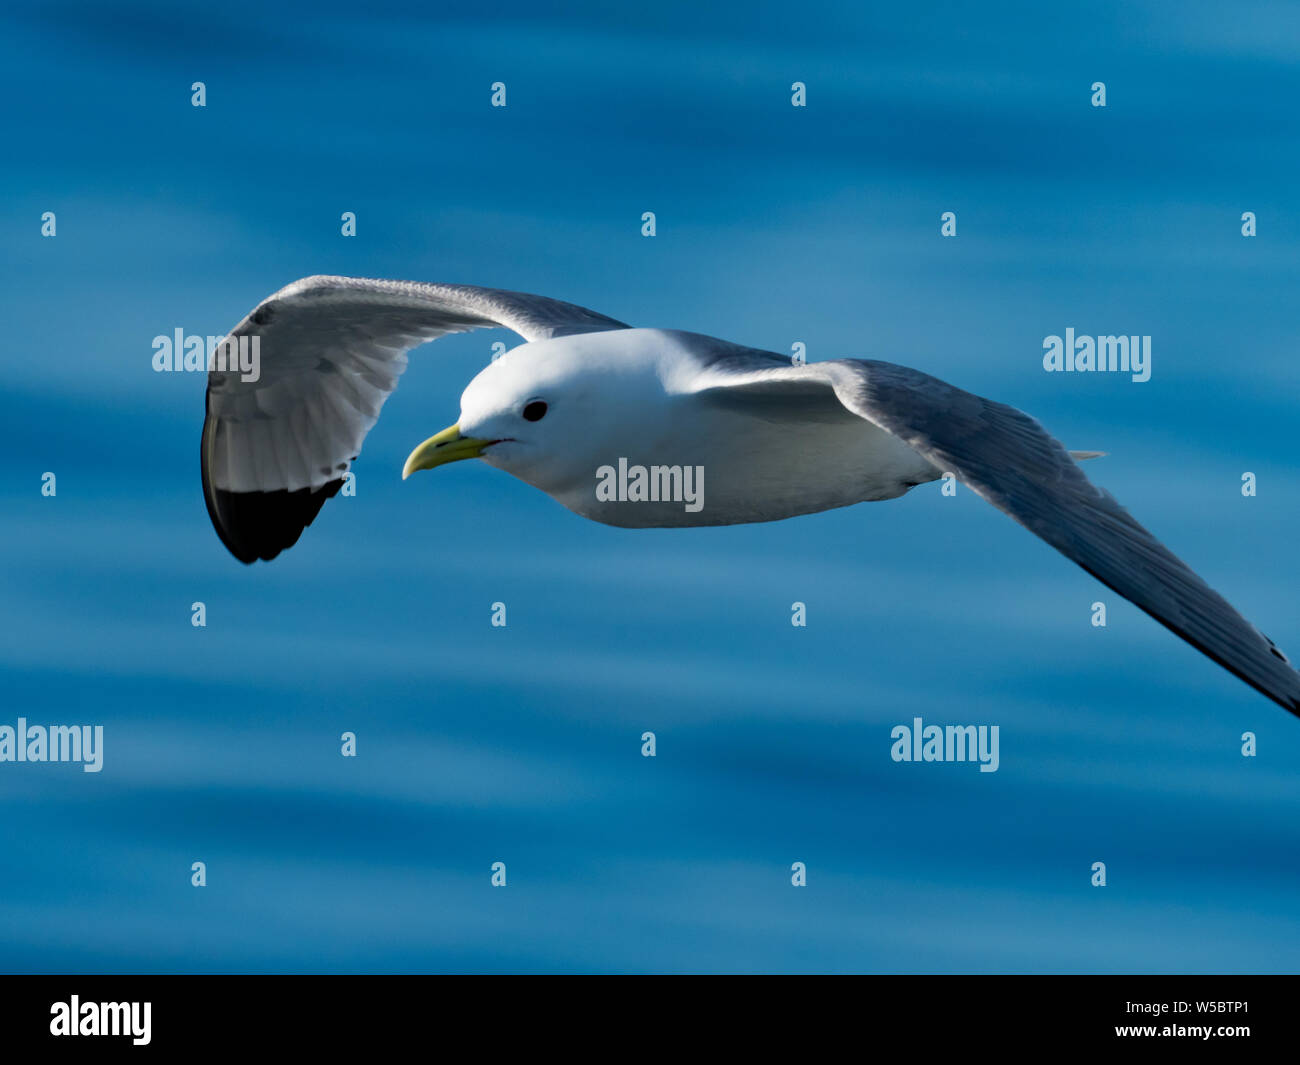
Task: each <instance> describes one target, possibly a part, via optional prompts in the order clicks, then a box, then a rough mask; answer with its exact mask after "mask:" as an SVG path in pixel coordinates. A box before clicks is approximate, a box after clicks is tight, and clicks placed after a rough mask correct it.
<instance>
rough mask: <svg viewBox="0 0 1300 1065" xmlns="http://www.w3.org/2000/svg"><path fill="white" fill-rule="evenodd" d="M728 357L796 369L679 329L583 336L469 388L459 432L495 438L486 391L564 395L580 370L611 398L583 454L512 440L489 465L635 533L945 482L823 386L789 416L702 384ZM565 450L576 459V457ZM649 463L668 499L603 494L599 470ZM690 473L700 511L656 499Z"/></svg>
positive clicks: (546, 347) (493, 452)
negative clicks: (520, 380)
mask: <svg viewBox="0 0 1300 1065" xmlns="http://www.w3.org/2000/svg"><path fill="white" fill-rule="evenodd" d="M729 356H730V357H737V356H740V357H746V358H752V359H758V360H762V359H771V360H773V365H774V366H777V367H782V368H785V367H790V366H791V365H792V364H791V362H790V360H789V359H782V358H781V357H780V356H779V355H772V354H770V353H768V352H761V351H757V350H754V349H750V348H741V347H739V346H737V345H733V344H728V343H726V342H724V341H720V340H717V339H715V338H713V337H707V336H702V335H700V334H698V333H685V332H681V331H678V330H667V329H623V330H617V331H607V332H599V333H583V334H580V335H578V336H568V337H559V338H555V339H551V340H542V341H537V342H534V343H530V344H524V345H521V346H520V347H517V348H515V349H513V350H512V351H508V352H506V353H505V354H504V355H503V356H502V357H501V358H500V359H499V360H498V361H496V362H494V363H492V364H491V365H490V366H489V367H487V368H486V369H485V370H484V371H483V372H482V373H481V374H480V375H479V376H478V377H477V378H475V380H474V381H473V382H472V383H471V384H470V387H469V388H467V389H466V391H465V396H464V397H463V399H462V407H461V420H460V427H461V432H462V433H463V434H465V435H466V436H471V437H480V438H486V437H488V436H490V435H492V434H493V432H494V431H495V430H493V429H492V427H491V425H490V424H489V421H490V418H491V415H492V413H493V408H492V404H491V402H490V399H487V400H481V399H480V395H481V396H483V397H492V396H495V395H499V394H501V393H503V392H505V393H508V392H510V391H512V389H515V386H516V380H515V379H516V377H519V376H523V377H524V378H525V379H526V380H527V381H528V382H529V386H528V387H530V388H532V389H533V391H536V392H537V393H538V394H542V393H546V394H553V393H554V390H555V388H556V387H557V386H558V385H559V384H560V383H561V382H563V381H566V380H573V379H575V378H576V377H577V376H579V375H580V376H581V378H582V381H583V387H584V388H585V389H587V390H588V391H589V393H590V395H591V396H593V397H597V396H598V397H600V399H601V403H600V404H592V405H591V406H590V407H589V406H584V414H585V415H586V416H585V417H584V419H583V431H582V433H581V444H582V446H581V447H574V448H572V449H568V448H566V449H547V451H546V453H545V461H536V462H535V461H531V460H530V449H529V447H528V446H527V445H526V444H523V443H518V442H515V441H503V442H502V443H500V444H498V445H496V446H495V447H493V448H490V449H488V450H487V451H485V452H484V454H483V455H482V458H483V460H484V461H485V462H486V463H488V465H491V466H496V467H498V468H500V469H502V470H505V471H506V472H507V473H511V474H514V475H515V476H516V477H518V478H519V479H520V480H523V481H526V482H527V483H529V484H531V485H533V487H535V488H540V489H541V490H542V491H543V492H546V493H547V495H549V496H551V497H552V498H553V499H555V500H557V501H558V502H560V503H563V504H564V505H565V506H566V507H568V508H569V509H570V510H571V511H573V512H574V513H575V514H579V515H581V516H582V517H584V518H590V519H591V520H592V521H599V522H602V523H604V524H606V525H617V526H622V527H624V528H665V527H685V526H697V525H736V524H741V523H746V522H759V521H778V520H780V519H782V518H791V517H795V516H797V515H800V514H812V513H815V512H817V511H821V510H829V509H831V508H833V507H845V506H850V505H852V504H854V503H862V502H866V501H869V500H880V499H894V498H896V497H897V496H900V495H902V494H903V493H904V492H906V491H907V490H908V489H909V488H911V487H913V486H915V485H917V484H921V483H923V482H925V481H931V480H934V479H935V478H937V477H939V476H940V474H941V472H942V471H940V470H937V469H935V467H934V466H933V465H932V464H931V463H930V462H929V461H927V460H926V459H925V458H923V457H922V456H921V455H918V454H917V453H916V451H914V450H913V449H912V448H910V447H908V446H907V445H906V444H905V443H903V442H902V441H901V440H899V439H898V437H896V436H894V435H892V434H890V433H887V432H885V431H884V430H883V429H880V428H878V427H877V426H875V425H873V424H872V423H871V422H868V421H865V420H864V419H862V418H859V417H857V416H856V415H854V414H851V413H850V412H848V411H847V410H845V409H844V406H843V405H842V404H841V403H840V402H839V401H838V400H837V399H836V398H835V395H834V393H833V392H832V391H831V390H829V389H826V388H818V389H816V390H815V391H814V392H810V393H809V394H808V395H807V396H806V397H804V398H803V399H802V401H801V402H798V403H791V402H783V403H782V404H780V408H779V409H778V408H777V407H775V406H774V405H773V403H772V402H771V401H770V399H769V398H767V397H764V396H762V395H739V394H736V393H734V392H733V391H732V390H730V389H725V388H723V389H714V390H708V389H706V390H703V391H700V390H698V389H697V385H698V382H699V380H700V377H701V376H702V375H705V374H707V373H708V370H709V367H710V365H712V364H713V363H715V362H717V361H718V360H720V359H725V358H727V357H729ZM601 406H603V407H604V408H605V409H607V410H609V411H610V412H611V413H612V414H615V416H612V417H610V418H608V419H602V418H600V416H599V414H598V413H597V414H594V415H593V413H592V409H591V408H592V407H596V408H599V407H601ZM701 411H707V416H702V415H701ZM564 415H565V411H564V409H563V407H558V408H557V406H556V404H554V403H552V404H551V409H550V411H549V412H548V414H547V416H546V417H547V419H548V420H558V419H561V418H563V417H564ZM629 415H632V416H631V417H629ZM506 431H508V430H502V432H506ZM576 442H577V441H576V440H575V443H576ZM557 455H558V456H563V455H572V456H573V457H574V459H575V461H574V462H572V463H565V462H564V461H562V459H557ZM638 467H639V468H640V469H643V470H645V471H647V474H646V477H645V479H644V480H645V482H646V483H645V489H644V493H643V494H646V495H650V494H653V495H655V496H656V497H664V498H655V499H649V498H646V499H626V498H605V499H602V498H601V497H600V494H598V492H597V485H598V481H599V478H598V476H597V471H598V470H600V469H601V468H608V469H609V470H611V471H614V473H615V474H617V473H618V471H619V470H621V469H630V470H636V469H637V468H638ZM654 471H658V473H657V474H655V473H654ZM688 471H695V473H694V476H695V478H696V483H695V484H693V485H692V487H693V488H694V489H696V490H697V492H698V494H700V495H701V496H702V500H701V505H700V506H699V508H698V509H688V508H687V507H686V506H684V505H683V501H682V500H681V499H680V498H678V499H673V498H668V497H670V496H672V495H675V494H677V495H679V494H680V493H674V492H660V491H652V490H653V489H656V488H658V487H660V486H661V485H662V484H664V483H668V482H671V483H672V484H673V486H675V487H677V486H680V484H681V481H682V479H683V478H685V477H687V476H688V475H689V474H688ZM623 480H624V483H626V478H624V479H623ZM699 481H702V482H703V484H702V485H700V484H699ZM613 494H614V495H615V496H617V495H618V494H619V493H613ZM622 494H624V495H625V494H626V493H622Z"/></svg>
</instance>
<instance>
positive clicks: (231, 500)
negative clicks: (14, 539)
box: [201, 277, 1300, 714]
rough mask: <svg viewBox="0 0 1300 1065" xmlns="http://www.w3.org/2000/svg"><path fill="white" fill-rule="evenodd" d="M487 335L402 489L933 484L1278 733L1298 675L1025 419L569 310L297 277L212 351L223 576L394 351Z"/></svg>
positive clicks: (662, 505)
mask: <svg viewBox="0 0 1300 1065" xmlns="http://www.w3.org/2000/svg"><path fill="white" fill-rule="evenodd" d="M487 326H504V327H506V328H509V329H513V330H514V331H515V332H516V333H518V334H520V336H522V337H523V339H524V341H525V343H524V344H522V345H521V346H520V347H517V348H515V349H513V350H511V351H508V352H506V353H505V354H504V355H502V356H501V358H499V359H498V360H496V361H495V362H493V363H491V364H489V365H488V366H487V367H485V368H484V370H483V371H482V372H481V373H480V374H479V375H478V376H477V377H476V378H475V379H474V380H473V381H471V382H470V384H469V386H468V387H467V388H466V389H465V392H464V394H463V395H462V397H461V416H460V420H459V422H458V423H457V424H455V425H452V426H451V427H449V428H448V429H445V430H443V431H442V432H440V433H438V434H436V435H435V436H432V437H430V438H429V439H428V440H426V441H424V443H422V444H421V445H419V447H417V448H416V449H415V450H414V451H413V452H412V453H411V455H410V457H409V458H408V459H407V461H406V467H405V469H404V470H403V476H407V475H409V474H410V473H412V472H414V471H416V470H422V469H430V468H433V467H436V466H440V465H443V464H445V463H448V462H453V461H457V460H460V459H469V458H481V459H483V460H484V461H485V462H487V463H488V464H490V465H492V466H495V467H497V468H499V469H502V470H504V471H506V472H508V473H510V474H512V475H513V476H515V477H517V478H519V479H520V480H523V481H526V482H527V483H529V484H531V485H534V486H535V487H537V488H540V489H541V490H542V491H544V492H546V493H547V494H549V495H550V496H552V497H553V498H554V499H556V500H558V501H559V502H560V503H562V504H564V506H566V507H568V508H569V509H570V510H571V511H573V512H574V513H576V514H579V515H581V516H582V517H585V518H590V519H592V520H594V521H598V522H603V523H605V524H607V525H617V526H624V527H628V528H646V527H681V526H693V525H733V524H738V523H745V522H760V521H775V520H779V519H783V518H789V517H795V516H797V515H801V514H809V513H813V512H816V511H821V510H827V509H830V508H832V507H843V506H848V505H850V504H853V503H859V502H865V501H872V500H884V499H893V498H896V497H897V496H900V495H902V494H903V493H905V492H907V491H908V490H909V489H910V488H912V487H914V486H915V485H917V484H921V483H925V482H927V481H932V480H935V479H936V478H939V477H941V476H945V477H946V476H950V477H952V478H954V479H955V480H958V481H961V482H963V483H964V484H966V485H967V486H968V487H969V488H971V489H972V490H974V491H975V492H976V493H978V494H979V495H980V496H982V497H983V498H984V499H985V500H987V501H988V502H989V503H991V504H993V505H994V506H996V507H997V508H999V509H1000V510H1002V511H1004V512H1005V513H1006V514H1008V515H1009V516H1010V517H1012V518H1013V519H1015V520H1016V521H1017V522H1019V523H1020V524H1021V525H1023V526H1024V527H1025V528H1027V529H1028V530H1029V531H1031V532H1033V533H1034V534H1035V535H1037V536H1039V537H1041V538H1042V539H1043V540H1045V541H1046V542H1047V543H1049V544H1051V545H1052V546H1053V547H1055V548H1056V549H1057V550H1058V551H1060V552H1061V553H1062V554H1063V555H1065V556H1066V557H1067V558H1069V559H1071V560H1072V561H1074V562H1076V563H1078V564H1079V565H1080V566H1082V567H1083V568H1084V569H1085V570H1087V571H1088V572H1089V573H1091V574H1092V575H1093V576H1095V577H1096V578H1097V579H1098V580H1100V581H1102V582H1103V583H1104V584H1106V585H1108V586H1109V587H1110V588H1112V589H1114V590H1115V591H1116V592H1118V593H1119V594H1120V595H1123V596H1124V597H1125V598H1127V599H1129V600H1130V601H1131V602H1133V603H1135V604H1136V605H1137V606H1138V607H1140V608H1141V609H1142V610H1144V611H1146V613H1148V614H1150V615H1151V616H1152V617H1153V618H1155V619H1156V620H1157V621H1159V622H1160V623H1161V624H1162V625H1164V626H1166V627H1167V628H1169V629H1171V630H1172V631H1173V632H1175V633H1176V634H1177V635H1179V636H1180V637H1182V638H1183V639H1184V640H1186V641H1187V642H1188V643H1190V644H1191V645H1192V646H1194V647H1196V648H1197V649H1198V650H1200V651H1201V652H1203V653H1204V654H1206V655H1207V656H1209V657H1210V658H1212V659H1213V660H1214V661H1216V662H1218V663H1219V664H1220V665H1222V666H1224V667H1225V668H1226V669H1228V670H1230V671H1232V672H1233V673H1235V674H1236V675H1237V676H1239V677H1240V678H1241V679H1243V680H1244V681H1246V682H1247V683H1248V684H1250V685H1251V686H1253V687H1254V688H1256V689H1257V690H1259V691H1260V692H1262V693H1263V694H1264V695H1266V696H1268V697H1269V698H1270V699H1272V700H1274V701H1275V702H1277V703H1279V704H1280V705H1281V706H1284V707H1285V708H1286V709H1288V710H1290V711H1291V712H1292V713H1295V714H1300V673H1297V672H1296V671H1295V670H1294V669H1292V668H1291V666H1290V664H1289V662H1288V661H1287V659H1286V657H1285V656H1284V655H1283V654H1282V653H1281V652H1280V651H1279V650H1278V649H1277V647H1276V646H1274V644H1273V643H1272V641H1271V640H1269V639H1268V638H1267V637H1265V636H1263V635H1262V634H1261V633H1260V632H1259V630H1257V629H1256V628H1255V627H1254V626H1253V625H1251V624H1250V623H1249V622H1248V621H1246V619H1245V618H1243V617H1242V616H1241V615H1240V614H1238V613H1237V611H1236V610H1234V609H1233V608H1232V606H1231V605H1230V604H1229V603H1228V602H1227V601H1226V600H1224V599H1223V597H1222V596H1220V595H1219V594H1218V593H1216V592H1215V591H1213V590H1212V589H1211V588H1210V587H1209V586H1208V585H1207V584H1206V583H1205V582H1204V581H1203V580H1201V578H1200V577H1198V576H1197V575H1196V574H1195V573H1194V572H1193V571H1192V570H1191V569H1190V568H1188V567H1187V565H1186V564H1184V563H1183V562H1182V561H1181V560H1180V559H1178V558H1177V557H1176V556H1175V555H1174V554H1173V553H1172V552H1170V551H1169V550H1168V549H1167V548H1166V547H1165V546H1164V545H1163V544H1161V543H1160V541H1159V540H1157V539H1156V538H1155V537H1154V536H1152V534H1151V533H1150V532H1148V531H1147V530H1146V529H1145V528H1143V527H1142V526H1141V525H1140V524H1138V522H1137V521H1135V520H1134V519H1133V517H1132V516H1131V515H1130V514H1129V513H1128V511H1126V510H1125V509H1124V508H1123V507H1122V506H1120V505H1119V503H1118V502H1116V501H1115V499H1114V498H1113V497H1112V496H1111V495H1110V494H1109V493H1108V492H1106V491H1105V490H1104V489H1101V488H1099V487H1097V486H1096V485H1094V484H1093V483H1092V482H1091V481H1089V480H1088V478H1087V477H1086V476H1085V475H1084V473H1083V471H1082V470H1081V469H1080V467H1079V466H1078V464H1077V463H1076V462H1075V461H1074V460H1075V459H1076V458H1088V457H1092V455H1094V454H1096V453H1095V452H1087V453H1080V452H1067V451H1066V450H1065V448H1063V447H1062V446H1061V444H1060V443H1058V442H1057V441H1056V440H1055V439H1053V438H1052V437H1051V436H1050V435H1049V434H1048V433H1047V432H1046V431H1045V430H1044V429H1043V427H1042V426H1041V425H1039V424H1038V422H1036V421H1035V420H1034V419H1033V418H1031V417H1029V416H1028V415H1027V414H1024V413H1023V412H1021V411H1018V410H1016V409H1015V408H1013V407H1009V406H1007V405H1005V404H1002V403H997V402H994V401H992V400H988V399H984V398H982V397H980V396H977V395H975V394H973V393H970V392H965V391H963V390H962V389H959V388H956V387H954V386H952V385H950V384H947V383H946V382H944V381H941V380H939V379H937V378H934V377H931V376H929V375H927V374H924V373H921V372H920V371H917V370H912V369H909V368H907V367H905V366H899V365H896V364H894V363H888V362H878V361H874V360H863V359H837V360H833V361H829V362H820V363H809V364H807V365H802V364H795V363H793V362H792V360H790V359H789V358H785V357H783V356H780V355H777V354H774V353H772V352H765V351H760V350H756V349H754V348H746V347H741V346H739V345H736V344H731V343H729V342H727V341H724V340H717V339H714V338H712V337H706V336H701V335H699V334H695V333H684V332H678V331H674V330H663V329H633V328H630V327H628V326H626V325H624V324H623V323H622V322H619V321H616V320H614V319H612V318H607V317H605V316H604V315H601V314H597V313H595V312H592V311H589V310H586V309H584V308H581V307H577V306H574V305H573V304H569V303H563V302H560V301H558V300H552V299H547V298H545V297H541V296H530V295H525V294H522V293H517V292H504V291H501V290H496V289H483V288H474V287H471V286H464V285H426V284H419V283H415V282H403V281H372V280H365V279H358V278H346V277H312V278H305V279H304V280H302V281H298V282H295V283H294V284H292V285H289V286H288V287H286V288H284V289H281V290H280V291H279V292H277V293H275V294H274V295H272V296H270V297H269V298H267V299H266V300H264V301H263V302H262V303H261V304H259V305H258V307H257V308H256V309H254V311H253V312H252V313H251V314H250V315H249V316H248V317H247V318H245V319H244V320H243V321H242V322H240V324H239V325H238V326H236V327H235V329H234V330H233V331H232V333H231V335H230V338H229V340H230V341H232V342H233V341H235V340H237V339H241V338H249V340H250V341H251V340H252V339H256V340H258V341H259V342H260V359H261V364H260V372H259V373H257V374H253V375H248V374H242V373H241V372H240V370H239V369H224V368H222V366H221V365H220V364H219V365H218V366H216V367H215V368H213V369H212V370H211V372H210V373H209V379H208V396H207V418H206V419H205V421H204V427H203V440H202V463H201V467H202V475H203V488H204V497H205V499H206V501H207V505H208V513H209V515H210V516H211V518H212V523H213V525H214V527H215V528H216V530H217V533H218V535H219V536H220V537H221V539H222V542H223V543H225V545H226V546H227V547H228V548H229V549H230V551H231V553H232V554H234V555H235V557H236V558H238V559H240V560H241V561H243V562H250V563H251V562H253V561H255V560H256V559H259V558H261V559H267V560H269V559H272V558H274V557H276V555H278V554H279V553H280V552H281V551H282V550H284V549H285V548H287V547H291V546H292V545H293V544H294V543H296V542H297V540H298V538H299V536H300V535H301V533H302V531H303V529H304V528H305V527H306V526H307V525H309V524H311V522H312V521H313V520H314V518H315V517H316V515H317V513H318V512H319V510H320V508H321V506H322V505H323V504H324V503H325V502H326V500H328V499H329V498H330V497H331V496H332V495H334V494H335V493H336V492H337V491H338V490H339V488H340V486H341V485H342V483H343V477H344V476H345V475H346V474H347V472H348V471H349V470H350V467H351V464H352V463H353V462H354V461H355V460H356V458H357V455H358V454H359V452H360V449H361V444H362V441H363V440H364V439H365V436H366V433H367V432H368V431H369V430H370V428H371V427H372V426H373V425H374V423H375V421H376V420H377V418H378V417H379V411H380V408H381V407H382V406H383V404H384V402H385V400H386V399H387V398H388V396H389V395H390V394H391V393H392V392H393V390H394V389H395V388H396V387H397V380H398V377H399V376H400V375H401V374H402V372H403V370H404V369H405V368H406V362H407V354H406V353H407V352H408V351H409V350H410V349H412V348H414V347H416V346H418V345H419V344H421V343H423V342H425V341H428V340H433V339H435V338H437V337H439V336H442V335H444V334H447V333H454V332H463V331H465V330H469V329H475V328H480V327H487Z"/></svg>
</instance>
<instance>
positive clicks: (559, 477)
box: [402, 329, 672, 495]
mask: <svg viewBox="0 0 1300 1065" xmlns="http://www.w3.org/2000/svg"><path fill="white" fill-rule="evenodd" d="M671 350H672V345H671V344H669V343H666V338H665V336H664V334H663V333H661V332H660V331H658V330H652V329H625V330H616V331H612V332H602V333H583V334H579V335H577V336H569V337H558V338H556V339H553V340H543V341H537V342H535V343H531V344H524V345H522V346H520V347H517V348H515V349H513V350H512V351H508V352H506V353H505V354H504V355H502V356H501V357H500V358H499V359H497V360H496V361H495V362H493V363H490V364H489V365H488V366H487V367H485V368H484V369H483V370H482V371H481V372H480V373H479V375H478V376H477V377H475V378H474V380H472V381H471V382H470V383H469V386H468V387H467V388H466V389H465V391H464V393H463V394H462V395H461V398H460V420H459V421H458V422H457V423H456V424H455V425H453V426H450V427H449V428H447V429H444V430H443V431H442V432H440V433H438V434H437V435H436V436H432V437H430V438H429V439H428V440H426V441H424V443H422V444H421V445H420V446H419V447H417V448H416V449H415V450H414V451H412V452H411V455H410V457H409V458H408V459H407V460H406V466H405V467H404V469H403V470H402V476H403V478H405V477H408V476H410V475H411V474H412V473H413V472H415V471H416V470H426V469H432V468H433V467H435V466H442V465H444V464H446V463H449V462H455V461H458V460H459V459H468V458H482V459H483V460H484V461H485V462H487V463H489V464H490V465H492V466H496V467H498V468H499V469H502V470H505V471H506V472H507V473H510V474H512V475H514V476H515V477H518V478H519V479H520V480H522V481H526V482H527V483H529V484H531V485H534V486H535V487H537V488H540V489H541V490H542V491H544V492H547V493H548V494H550V495H562V494H564V493H566V492H568V491H570V490H572V489H574V488H576V487H578V486H588V485H590V484H591V482H592V478H593V474H594V470H595V468H596V467H597V466H598V465H600V464H601V462H603V461H606V459H604V458H601V456H606V455H609V454H614V455H617V454H620V453H626V451H627V447H628V444H629V442H630V441H635V440H639V441H640V442H641V443H642V444H645V443H647V439H646V438H647V436H648V435H650V434H655V433H659V432H663V431H665V426H664V419H663V418H661V417H659V416H658V414H659V413H660V410H661V408H660V403H659V402H658V401H659V400H662V402H663V403H667V396H666V394H665V388H664V377H663V372H662V371H663V367H664V364H665V358H664V356H665V355H667V354H669V353H670V352H671ZM649 442H651V443H652V442H653V441H649ZM620 448H621V449H622V450H621V451H620Z"/></svg>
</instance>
